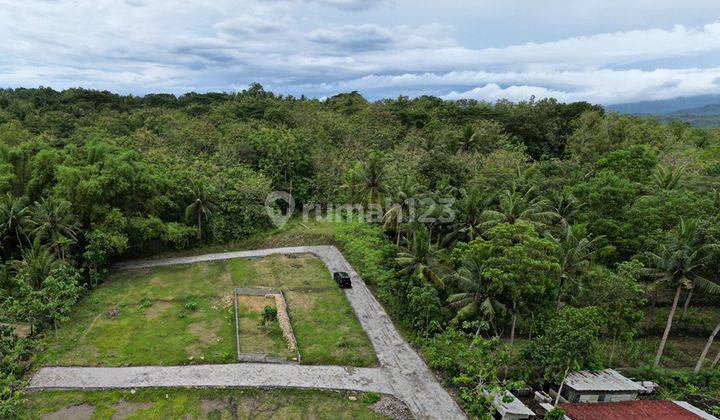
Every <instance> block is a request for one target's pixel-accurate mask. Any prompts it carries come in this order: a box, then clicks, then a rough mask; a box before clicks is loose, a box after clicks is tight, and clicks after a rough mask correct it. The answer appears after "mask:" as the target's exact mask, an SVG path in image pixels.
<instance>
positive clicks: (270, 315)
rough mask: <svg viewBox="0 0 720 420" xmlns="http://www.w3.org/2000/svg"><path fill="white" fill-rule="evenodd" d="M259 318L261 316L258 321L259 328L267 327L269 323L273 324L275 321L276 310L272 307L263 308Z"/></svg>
mask: <svg viewBox="0 0 720 420" xmlns="http://www.w3.org/2000/svg"><path fill="white" fill-rule="evenodd" d="M261 316H262V318H261V319H260V325H261V326H263V325H267V324H269V323H271V322H275V320H276V319H277V308H275V307H274V306H270V305H267V306H265V307H264V308H263V310H262V314H261Z"/></svg>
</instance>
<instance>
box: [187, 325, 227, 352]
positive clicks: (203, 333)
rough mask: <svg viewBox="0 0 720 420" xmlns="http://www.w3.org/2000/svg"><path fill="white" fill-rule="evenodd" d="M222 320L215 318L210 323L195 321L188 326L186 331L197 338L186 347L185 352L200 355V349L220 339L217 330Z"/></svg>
mask: <svg viewBox="0 0 720 420" xmlns="http://www.w3.org/2000/svg"><path fill="white" fill-rule="evenodd" d="M221 326H222V322H221V321H220V320H219V319H216V320H214V321H212V322H210V323H207V322H195V323H193V324H190V325H189V326H188V332H189V333H190V334H192V335H194V336H195V337H197V338H198V341H196V342H195V343H193V344H191V345H189V346H188V347H187V348H186V351H187V353H188V354H189V355H190V356H192V357H199V356H202V350H203V348H205V347H208V346H210V345H212V344H215V343H217V342H218V341H220V337H219V336H218V330H220V328H221Z"/></svg>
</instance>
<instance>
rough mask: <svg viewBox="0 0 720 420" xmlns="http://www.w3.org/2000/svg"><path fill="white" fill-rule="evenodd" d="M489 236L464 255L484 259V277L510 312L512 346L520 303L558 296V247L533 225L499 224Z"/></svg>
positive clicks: (476, 241)
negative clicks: (540, 233) (539, 233)
mask: <svg viewBox="0 0 720 420" xmlns="http://www.w3.org/2000/svg"><path fill="white" fill-rule="evenodd" d="M487 236H488V240H484V239H483V238H478V239H476V240H474V241H472V242H470V243H469V244H468V247H467V250H466V251H465V252H466V253H471V254H472V253H479V255H481V256H483V259H484V267H485V272H484V274H485V276H486V277H488V278H489V279H491V284H493V285H495V288H496V289H497V290H498V291H499V292H498V293H499V294H498V296H499V297H500V298H501V299H502V300H504V301H505V302H506V307H508V308H509V310H510V314H511V318H512V319H511V325H510V342H511V343H512V342H513V341H514V339H515V327H516V324H517V317H518V313H519V305H518V303H521V302H538V301H542V298H543V297H544V296H547V295H549V294H551V293H553V294H554V293H555V290H556V287H557V277H558V275H559V273H560V265H559V264H558V260H557V257H556V256H555V255H556V253H557V250H556V245H555V244H554V243H553V241H551V240H549V239H545V238H541V237H540V236H539V235H538V234H537V232H536V231H535V228H534V227H533V225H532V224H531V223H529V222H525V221H522V220H519V221H517V222H516V223H514V224H509V223H501V224H498V225H497V226H495V227H493V228H491V229H489V230H488V232H487Z"/></svg>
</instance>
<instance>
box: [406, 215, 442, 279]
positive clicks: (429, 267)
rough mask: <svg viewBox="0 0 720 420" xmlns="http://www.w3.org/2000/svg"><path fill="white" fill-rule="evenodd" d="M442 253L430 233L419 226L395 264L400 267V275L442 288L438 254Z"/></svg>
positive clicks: (422, 226)
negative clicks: (412, 277) (413, 277)
mask: <svg viewBox="0 0 720 420" xmlns="http://www.w3.org/2000/svg"><path fill="white" fill-rule="evenodd" d="M442 252H443V251H442V250H441V249H439V247H438V246H437V244H434V243H433V242H432V240H431V238H430V232H429V231H428V229H427V227H425V225H423V224H420V225H418V227H417V228H416V229H415V231H414V233H413V235H412V239H410V240H408V241H407V244H406V245H405V247H404V248H403V249H402V250H401V251H400V252H399V253H398V255H397V257H396V258H395V262H396V263H397V264H398V266H399V267H400V270H399V271H398V273H399V274H402V275H408V276H410V275H412V276H416V277H417V278H419V279H420V280H423V281H428V282H431V283H433V284H435V285H436V286H437V287H438V288H443V287H444V283H443V280H442V273H441V272H442V265H441V263H440V254H441V253H442Z"/></svg>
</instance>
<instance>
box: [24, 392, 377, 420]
mask: <svg viewBox="0 0 720 420" xmlns="http://www.w3.org/2000/svg"><path fill="white" fill-rule="evenodd" d="M352 395H354V396H356V398H357V399H356V400H355V401H352V400H350V399H349V396H350V394H347V393H341V392H326V391H317V390H299V389H294V390H290V389H288V390H265V391H259V390H252V389H239V390H238V389H236V390H228V389H225V390H223V389H193V390H183V389H139V390H137V391H136V392H135V393H134V394H132V393H131V392H130V391H96V392H41V393H36V394H29V395H28V401H27V403H26V405H25V407H24V410H23V415H22V417H21V418H23V419H40V418H43V419H45V418H58V419H69V418H72V419H76V418H91V417H92V418H93V419H168V418H185V419H230V418H240V419H250V418H252V419H280V418H281V419H381V418H386V417H383V416H381V415H380V414H378V413H375V412H373V411H372V410H371V409H370V408H369V402H370V401H371V400H369V399H368V397H366V396H364V395H363V394H357V393H353V394H352Z"/></svg>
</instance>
